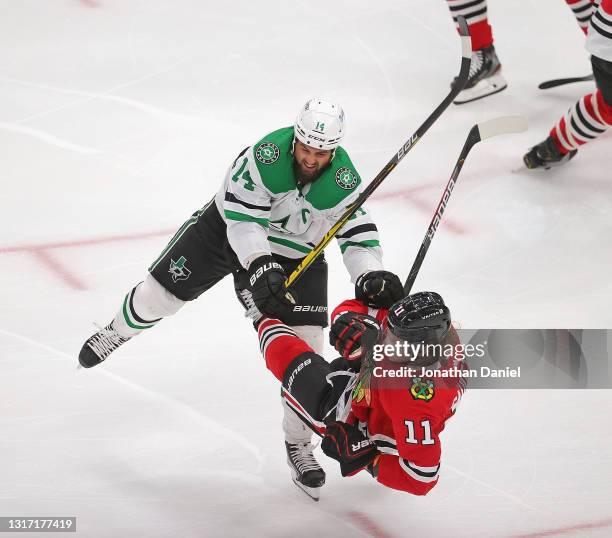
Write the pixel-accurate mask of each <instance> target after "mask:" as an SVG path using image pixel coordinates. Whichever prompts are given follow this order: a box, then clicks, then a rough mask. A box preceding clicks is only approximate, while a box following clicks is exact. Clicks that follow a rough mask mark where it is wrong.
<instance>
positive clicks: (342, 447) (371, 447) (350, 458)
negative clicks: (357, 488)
mask: <svg viewBox="0 0 612 538" xmlns="http://www.w3.org/2000/svg"><path fill="white" fill-rule="evenodd" d="M321 449H322V450H323V452H324V453H325V454H326V455H327V456H329V457H330V458H333V459H335V460H336V461H338V462H340V472H341V473H342V476H352V475H354V474H356V473H358V472H359V471H361V470H362V469H365V468H366V467H367V466H368V465H370V464H371V463H372V462H373V461H374V458H376V456H377V455H378V450H377V449H376V445H375V444H374V443H373V442H372V441H370V440H369V439H368V438H367V437H366V436H365V435H364V434H363V433H362V432H361V430H360V429H359V428H358V427H357V426H353V425H351V424H347V423H346V422H340V421H336V422H330V423H329V424H327V426H326V427H325V436H324V437H323V441H322V442H321Z"/></svg>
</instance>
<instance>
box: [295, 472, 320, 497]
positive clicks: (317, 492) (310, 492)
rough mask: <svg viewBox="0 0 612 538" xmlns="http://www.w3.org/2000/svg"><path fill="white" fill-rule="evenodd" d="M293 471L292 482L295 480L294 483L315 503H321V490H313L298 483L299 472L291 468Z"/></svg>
mask: <svg viewBox="0 0 612 538" xmlns="http://www.w3.org/2000/svg"><path fill="white" fill-rule="evenodd" d="M290 470H291V480H293V483H294V484H295V485H296V486H297V487H298V488H299V489H301V490H302V491H303V492H304V493H305V494H306V495H308V496H309V497H310V498H311V499H312V500H313V501H315V502H319V497H320V494H321V488H320V487H319V488H311V487H309V486H306V485H304V484H302V483H301V482H298V480H297V472H296V470H295V469H294V468H293V467H290Z"/></svg>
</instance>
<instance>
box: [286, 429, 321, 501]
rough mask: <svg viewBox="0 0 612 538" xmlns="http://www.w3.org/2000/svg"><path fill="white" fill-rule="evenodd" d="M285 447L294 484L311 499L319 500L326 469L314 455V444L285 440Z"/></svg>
mask: <svg viewBox="0 0 612 538" xmlns="http://www.w3.org/2000/svg"><path fill="white" fill-rule="evenodd" d="M285 448H286V449H287V463H288V464H289V468H290V469H291V478H292V479H293V482H294V484H295V485H296V486H297V487H298V488H300V489H301V490H302V491H303V492H304V493H306V495H308V496H309V497H310V498H311V499H313V500H315V501H318V500H319V493H320V489H321V487H322V486H323V484H325V471H324V470H323V469H321V466H320V465H319V464H318V463H317V460H315V458H314V456H313V455H312V448H313V447H312V445H311V444H310V443H296V444H292V443H287V442H286V441H285Z"/></svg>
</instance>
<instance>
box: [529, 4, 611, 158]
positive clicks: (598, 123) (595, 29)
mask: <svg viewBox="0 0 612 538" xmlns="http://www.w3.org/2000/svg"><path fill="white" fill-rule="evenodd" d="M568 1H569V0H568ZM597 2H599V0H596V4H597ZM587 20H588V19H587ZM586 48H587V50H588V51H589V52H590V53H591V54H592V56H591V65H592V66H593V75H594V77H595V83H596V84H597V88H596V89H595V91H594V92H592V93H589V94H587V95H585V96H584V97H582V98H581V99H580V100H578V102H577V103H575V104H574V106H572V107H571V108H570V109H569V110H568V111H567V112H566V113H565V115H564V116H562V117H561V118H560V119H559V121H558V122H557V123H556V125H555V126H554V127H553V128H552V129H551V130H550V133H549V136H548V138H547V139H546V140H544V141H543V142H540V143H539V144H537V145H535V146H534V147H533V148H531V149H530V150H529V152H527V153H526V154H525V155H524V157H523V161H524V163H525V165H526V166H527V168H530V169H534V168H545V169H549V168H551V167H552V166H558V165H560V164H564V163H566V162H567V161H569V160H570V159H572V158H573V157H574V156H575V155H576V153H577V151H578V148H579V147H580V146H581V145H583V144H586V143H587V142H590V141H591V140H594V139H595V138H597V137H599V136H601V135H602V134H603V133H604V132H605V131H606V130H607V129H608V127H610V126H611V125H612V0H601V2H600V3H599V6H598V7H597V10H596V11H595V12H594V13H593V15H592V16H591V17H590V22H589V25H588V37H587V42H586Z"/></svg>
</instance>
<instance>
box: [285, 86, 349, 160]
mask: <svg viewBox="0 0 612 538" xmlns="http://www.w3.org/2000/svg"><path fill="white" fill-rule="evenodd" d="M294 131H295V137H296V138H297V139H298V140H299V141H300V142H301V143H302V144H306V145H307V146H310V147H312V148H316V149H324V150H333V149H335V148H337V147H338V146H339V145H340V142H341V141H342V138H343V137H344V111H343V110H342V108H341V107H340V105H338V104H336V103H330V102H329V101H325V100H323V99H319V98H315V99H311V100H310V101H308V102H307V103H306V104H305V105H304V107H303V108H302V110H300V112H299V114H298V116H297V119H296V120H295V125H294Z"/></svg>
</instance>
